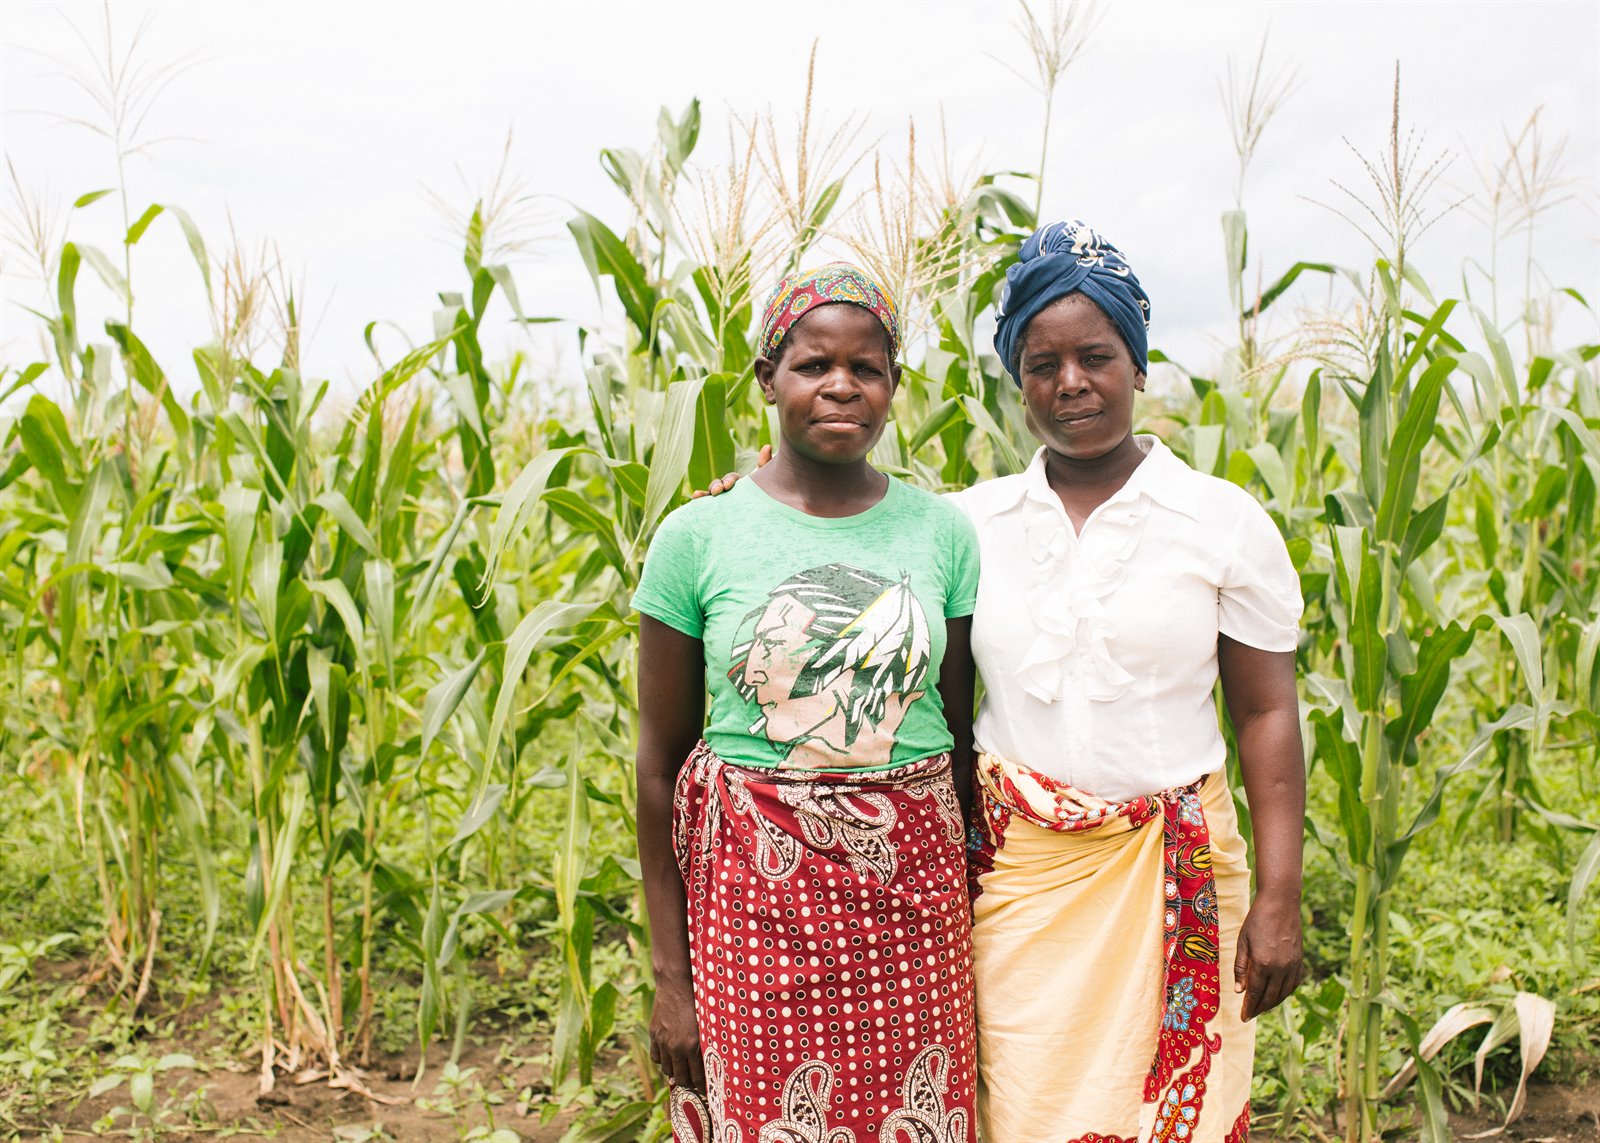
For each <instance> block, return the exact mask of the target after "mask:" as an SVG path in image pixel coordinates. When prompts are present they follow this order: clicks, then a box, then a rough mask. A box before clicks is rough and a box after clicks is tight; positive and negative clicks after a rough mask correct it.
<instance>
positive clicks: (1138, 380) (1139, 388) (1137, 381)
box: [1133, 373, 1144, 393]
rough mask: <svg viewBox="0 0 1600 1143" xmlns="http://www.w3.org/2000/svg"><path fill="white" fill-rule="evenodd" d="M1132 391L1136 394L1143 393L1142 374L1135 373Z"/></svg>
mask: <svg viewBox="0 0 1600 1143" xmlns="http://www.w3.org/2000/svg"><path fill="white" fill-rule="evenodd" d="M1133 390H1134V392H1136V393H1143V392H1144V374H1143V373H1136V374H1134V377H1133Z"/></svg>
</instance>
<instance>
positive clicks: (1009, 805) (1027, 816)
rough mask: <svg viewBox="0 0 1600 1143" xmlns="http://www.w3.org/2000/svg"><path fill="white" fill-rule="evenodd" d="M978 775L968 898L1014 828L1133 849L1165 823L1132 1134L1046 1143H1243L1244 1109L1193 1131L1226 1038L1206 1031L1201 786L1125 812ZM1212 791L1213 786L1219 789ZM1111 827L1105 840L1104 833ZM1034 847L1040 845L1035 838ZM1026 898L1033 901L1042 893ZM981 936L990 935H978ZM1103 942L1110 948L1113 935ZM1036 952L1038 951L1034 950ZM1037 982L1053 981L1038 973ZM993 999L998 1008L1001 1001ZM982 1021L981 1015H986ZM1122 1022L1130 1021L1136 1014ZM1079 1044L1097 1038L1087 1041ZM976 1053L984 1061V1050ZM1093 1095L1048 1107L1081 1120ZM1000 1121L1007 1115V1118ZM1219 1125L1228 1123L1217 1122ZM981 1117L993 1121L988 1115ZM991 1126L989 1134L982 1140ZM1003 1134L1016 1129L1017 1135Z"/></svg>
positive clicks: (1003, 765) (1002, 766)
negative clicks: (1123, 841)
mask: <svg viewBox="0 0 1600 1143" xmlns="http://www.w3.org/2000/svg"><path fill="white" fill-rule="evenodd" d="M977 770H978V775H977V776H978V781H977V811H978V815H979V816H980V819H981V820H980V823H979V824H978V826H977V828H975V829H974V831H973V835H972V838H971V840H970V846H971V852H970V854H969V862H970V866H969V875H970V879H971V891H972V893H973V896H974V898H975V899H976V898H977V897H978V896H979V894H981V893H982V892H983V891H984V889H985V886H986V885H988V884H991V882H990V880H989V879H990V878H991V877H992V876H994V874H993V873H992V871H993V870H994V869H995V868H996V860H997V858H998V856H999V854H1000V851H1001V849H1002V848H1003V847H1004V846H1005V844H1006V840H1007V834H1008V831H1013V832H1014V830H1015V829H1016V828H1017V827H1016V826H1015V825H1014V822H1017V821H1020V822H1023V823H1026V825H1024V826H1023V827H1022V828H1024V829H1029V828H1036V829H1037V830H1045V831H1049V832H1050V833H1051V834H1057V835H1062V834H1072V835H1083V834H1088V833H1091V832H1094V831H1104V832H1106V833H1110V832H1120V833H1123V834H1124V835H1125V836H1126V837H1128V839H1129V842H1131V841H1132V839H1133V837H1134V834H1135V833H1136V831H1139V830H1140V829H1141V827H1143V826H1145V825H1147V824H1149V823H1152V822H1154V821H1156V819H1158V818H1159V819H1160V821H1161V829H1162V839H1161V846H1160V855H1159V856H1160V863H1161V865H1160V877H1161V885H1160V891H1161V902H1162V903H1161V909H1162V915H1161V946H1160V949H1159V956H1160V958H1161V963H1160V979H1161V1002H1160V1005H1159V1021H1160V1025H1159V1028H1156V1029H1152V1032H1153V1035H1152V1037H1151V1038H1152V1039H1153V1041H1154V1051H1153V1058H1151V1060H1150V1065H1149V1072H1148V1074H1147V1075H1146V1076H1145V1078H1144V1081H1143V1092H1142V1103H1143V1105H1144V1107H1143V1110H1142V1113H1141V1114H1140V1115H1139V1116H1138V1118H1139V1120H1140V1122H1139V1123H1138V1124H1134V1123H1131V1122H1129V1121H1127V1120H1120V1121H1119V1120H1118V1119H1116V1118H1114V1119H1113V1121H1112V1122H1105V1123H1103V1126H1101V1127H1100V1129H1099V1130H1098V1131H1090V1132H1088V1133H1084V1132H1082V1130H1081V1128H1079V1129H1077V1130H1073V1131H1068V1132H1066V1133H1063V1134H1059V1135H1054V1136H1052V1138H1054V1139H1058V1140H1062V1141H1063V1143H1066V1141H1067V1140H1069V1139H1070V1141H1071V1143H1132V1141H1133V1140H1134V1139H1139V1140H1141V1141H1143V1143H1157V1141H1163V1140H1176V1141H1181V1143H1192V1141H1193V1140H1195V1139H1196V1138H1199V1137H1204V1138H1213V1139H1218V1140H1220V1139H1222V1138H1223V1131H1224V1130H1226V1131H1227V1135H1226V1138H1227V1139H1228V1140H1229V1141H1230V1143H1232V1141H1234V1140H1241V1139H1243V1138H1245V1136H1246V1133H1247V1132H1248V1130H1249V1128H1248V1123H1249V1118H1248V1115H1249V1112H1248V1106H1247V1105H1246V1106H1245V1107H1244V1109H1243V1110H1242V1111H1241V1110H1240V1107H1239V1105H1238V1104H1235V1105H1234V1106H1233V1107H1230V1108H1227V1109H1226V1110H1225V1111H1222V1110H1217V1111H1212V1112H1211V1113H1210V1114H1207V1115H1206V1117H1205V1119H1206V1125H1205V1130H1203V1131H1202V1130H1201V1128H1202V1125H1201V1122H1200V1118H1201V1109H1202V1105H1203V1104H1204V1103H1205V1100H1206V1088H1207V1080H1208V1077H1209V1076H1210V1073H1211V1070H1212V1067H1213V1061H1214V1057H1216V1056H1217V1055H1218V1053H1219V1052H1220V1051H1221V1048H1222V1036H1221V1034H1220V1033H1219V1031H1218V1029H1217V1028H1215V1027H1213V1025H1214V1024H1216V1023H1217V1022H1218V1020H1217V1018H1218V1015H1219V1002H1220V1000H1221V995H1220V993H1221V974H1220V969H1219V959H1220V955H1219V954H1220V952H1221V945H1222V941H1221V932H1220V928H1219V910H1218V883H1217V878H1216V873H1215V871H1214V869H1213V838H1212V833H1211V829H1210V826H1209V824H1208V822H1207V817H1206V809H1205V807H1204V806H1203V805H1202V790H1203V788H1204V787H1205V782H1206V780H1204V779H1203V780H1202V781H1200V782H1196V783H1194V784H1193V785H1189V786H1184V787H1181V788H1177V789H1171V790H1163V791H1161V792H1160V793H1157V794H1151V795H1148V796H1144V797H1139V798H1134V799H1131V800H1129V801H1123V802H1108V801H1105V800H1103V799H1099V798H1095V797H1092V796H1090V795H1087V794H1084V793H1083V792H1081V791H1079V790H1076V789H1074V788H1073V787H1071V786H1069V785H1067V784H1065V783H1061V782H1057V781H1054V780H1052V779H1051V778H1049V777H1047V776H1046V775H1043V774H1040V773H1038V772H1037V771H1035V770H1032V769H1030V768H1028V767H1026V766H1023V765H1021V764H1019V763H1014V762H1011V761H1008V760H1005V759H999V758H996V757H994V756H992V755H984V756H981V757H980V759H979V762H978V767H977ZM1211 781H1212V782H1213V783H1215V782H1217V781H1218V779H1215V778H1213V779H1211ZM1205 792H1206V795H1207V797H1206V800H1207V801H1208V802H1210V803H1212V804H1216V802H1217V800H1218V794H1219V793H1220V795H1221V796H1222V798H1223V799H1225V798H1226V789H1225V788H1223V789H1221V790H1220V791H1218V790H1209V789H1208V790H1206V791H1205ZM1230 819H1231V810H1230ZM1107 827H1111V828H1110V829H1109V830H1108V828H1107ZM1033 836H1035V837H1042V836H1047V835H1039V834H1037V833H1035V834H1034V835H1033ZM1230 841H1231V835H1230ZM1038 844H1039V845H1041V846H1042V845H1043V844H1044V843H1043V842H1042V841H1041V842H1039V843H1038ZM1106 845H1107V846H1108V847H1109V848H1108V849H1106V850H1105V852H1106V853H1107V854H1111V853H1114V852H1116V851H1117V850H1118V849H1120V848H1121V847H1120V846H1119V844H1118V842H1117V841H1116V840H1115V839H1113V838H1110V837H1108V838H1107V842H1106ZM1151 856H1152V857H1153V856H1155V855H1154V854H1151ZM1142 868H1148V869H1149V873H1150V874H1151V875H1152V877H1153V876H1154V874H1155V868H1154V867H1153V866H1150V867H1142ZM1236 872H1237V871H1235V873H1234V875H1235V877H1236ZM1082 875H1084V874H1083V871H1082V870H1081V869H1075V870H1074V872H1072V873H1071V876H1074V877H1077V876H1082ZM1152 888H1154V885H1153V883H1152ZM1032 892H1034V893H1035V894H1037V893H1038V892H1039V890H1033V891H1032ZM1152 905H1154V901H1153V900H1152ZM1093 921H1099V922H1100V923H1102V924H1104V923H1107V922H1109V923H1110V924H1112V925H1116V924H1117V921H1116V919H1115V918H1113V917H1100V918H1083V922H1093ZM1052 923H1058V924H1066V923H1071V922H1070V920H1069V919H1068V918H1059V919H1057V920H1055V921H1053V922H1052ZM1235 923H1236V922H1235ZM980 930H981V931H986V930H983V927H982V924H980ZM1231 935H1232V934H1230V936H1231ZM1152 936H1153V934H1152ZM1018 939H1019V938H1018V936H1017V935H1016V934H1013V935H1012V937H1011V938H1010V940H1011V941H1013V942H1015V941H1016V940H1018ZM1107 939H1113V938H1111V935H1110V934H1109V933H1108V934H1107ZM985 947H987V946H985ZM1041 947H1045V946H1043V945H1042V944H1041ZM1045 955H1049V954H1045ZM1145 955H1150V956H1155V955H1158V954H1157V950H1156V949H1155V948H1154V945H1153V943H1152V946H1151V947H1150V951H1149V953H1148V954H1144V953H1141V952H1137V951H1135V952H1133V953H1132V954H1131V956H1132V958H1133V959H1131V960H1130V962H1129V968H1130V970H1131V969H1133V968H1134V967H1135V964H1134V960H1142V958H1143V956H1145ZM1021 963H1022V962H1020V961H1019V960H1018V959H1016V958H1015V956H1013V957H1012V958H1011V959H1009V960H1008V961H1007V967H1008V969H1010V970H1011V971H1016V970H1017V969H1018V966H1019V964H1021ZM1144 963H1149V962H1147V961H1146V962H1144ZM987 964H988V962H987V961H984V962H982V963H980V966H979V968H980V972H979V976H980V978H984V979H985V984H984V987H985V988H986V989H987V988H988V987H989V986H990V985H989V983H988V981H987V978H985V977H984V969H985V966H986V965H987ZM1041 971H1046V972H1049V971H1051V970H1050V969H1049V968H1048V966H1045V967H1042V968H1041ZM1054 971H1057V972H1059V971H1069V972H1070V971H1071V968H1070V967H1068V966H1066V965H1063V966H1061V967H1060V968H1057V969H1055V970H1054ZM1078 987H1079V989H1087V990H1092V989H1094V988H1095V982H1094V981H1080V982H1078ZM997 999H999V1000H1000V1001H1002V1002H1003V998H997ZM979 1002H980V1003H981V1004H983V1005H985V1006H987V1005H988V1004H990V1003H991V1002H992V1001H991V999H990V997H989V994H988V993H987V992H985V994H984V995H983V996H980V997H979ZM985 1011H988V1009H987V1007H986V1008H985ZM1150 1011H1151V1013H1152V1017H1154V1014H1155V1013H1156V1012H1157V1008H1156V1006H1154V1005H1152V1007H1151V1009H1150ZM1059 1015H1060V1016H1061V1018H1062V1019H1063V1020H1064V1022H1065V1023H1066V1024H1067V1025H1068V1026H1070V1025H1071V1024H1072V1023H1073V1020H1072V1018H1071V1015H1070V1013H1067V1012H1062V1013H1059ZM1128 1015H1129V1016H1130V1017H1131V1016H1132V1015H1133V1013H1131V1012H1130V1013H1128ZM1224 1023H1227V1024H1229V1025H1230V1026H1231V1025H1233V1024H1235V1023H1236V1021H1233V1020H1232V1018H1231V1013H1230V1014H1229V1019H1228V1020H1227V1021H1224ZM1146 1027H1149V1025H1146ZM1079 1034H1087V1035H1093V1034H1094V1033H1093V1032H1092V1031H1088V1030H1084V1031H1083V1032H1081V1033H1079ZM984 1050H985V1051H986V1052H987V1050H988V1049H987V1048H986V1049H984ZM983 1067H984V1075H985V1082H986V1083H992V1082H993V1081H992V1080H991V1079H990V1075H991V1073H990V1067H991V1061H990V1060H989V1059H988V1058H987V1057H986V1059H985V1062H984V1065H983ZM1246 1086H1247V1085H1246ZM1099 1094H1100V1093H1099V1092H1098V1091H1097V1092H1094V1093H1090V1092H1079V1093H1077V1096H1076V1097H1074V1096H1072V1095H1071V1094H1070V1093H1061V1092H1057V1093H1052V1096H1053V1098H1057V1099H1060V1098H1063V1097H1064V1098H1066V1099H1067V1101H1068V1102H1069V1103H1070V1104H1071V1105H1072V1106H1073V1109H1074V1111H1075V1112H1078V1113H1082V1112H1084V1111H1086V1110H1087V1109H1088V1108H1089V1107H1091V1106H1092V1105H1094V1104H1095V1103H1096V1102H1097V1099H1098V1097H1099ZM1112 1102H1113V1103H1114V1104H1115V1106H1118V1107H1125V1106H1126V1104H1125V1103H1123V1102H1122V1101H1120V1100H1113V1101H1112ZM1210 1110H1211V1109H1208V1111H1210ZM1005 1113H1006V1114H1009V1109H1008V1110H1007V1111H1006V1112H1005ZM1224 1114H1225V1115H1227V1116H1229V1119H1227V1120H1223V1119H1222V1116H1223V1115H1224ZM1234 1116H1237V1119H1234V1118H1233V1117H1234ZM989 1117H990V1119H993V1118H995V1115H994V1113H993V1111H992V1110H991V1112H990V1113H989ZM1218 1120H1221V1121H1222V1123H1230V1122H1231V1126H1230V1127H1227V1128H1223V1127H1221V1126H1220V1125H1219V1124H1218V1123H1217V1121H1218ZM994 1126H995V1125H994V1124H993V1123H990V1124H989V1128H988V1129H992V1128H993V1127H994ZM1011 1130H1013V1131H1016V1130H1019V1129H1018V1128H1015V1127H1013V1128H1011ZM1042 1137H1043V1136H1042V1135H1041V1138H1042ZM1030 1138H1031V1136H1030Z"/></svg>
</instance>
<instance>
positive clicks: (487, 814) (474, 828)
mask: <svg viewBox="0 0 1600 1143" xmlns="http://www.w3.org/2000/svg"><path fill="white" fill-rule="evenodd" d="M507 789H508V787H507V786H506V785H505V784H504V783H501V782H495V783H492V784H490V785H488V786H485V787H484V788H483V792H482V793H481V794H480V795H479V796H478V797H476V798H474V799H473V800H472V802H471V804H470V805H468V806H467V810H466V812H465V813H464V814H462V815H461V821H460V822H459V823H457V825H456V832H455V833H454V834H453V835H452V836H451V838H450V840H449V841H448V842H446V843H445V848H446V849H450V848H451V847H453V846H457V845H460V844H461V843H462V842H464V841H466V840H467V839H468V838H469V837H471V836H472V835H473V834H475V833H477V832H478V831H479V830H481V829H482V828H483V827H484V826H486V825H488V824H489V819H490V818H492V817H494V815H495V811H496V810H498V809H499V808H500V803H501V802H502V801H504V800H505V796H506V790H507ZM445 959H447V960H448V959H449V958H448V957H445Z"/></svg>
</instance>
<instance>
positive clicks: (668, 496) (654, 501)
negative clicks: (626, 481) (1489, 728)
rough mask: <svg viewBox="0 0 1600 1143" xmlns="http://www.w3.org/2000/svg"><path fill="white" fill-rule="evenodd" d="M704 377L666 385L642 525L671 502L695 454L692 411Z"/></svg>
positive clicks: (651, 524)
mask: <svg viewBox="0 0 1600 1143" xmlns="http://www.w3.org/2000/svg"><path fill="white" fill-rule="evenodd" d="M703 385H704V380H703V379H702V378H699V377H694V378H689V379H687V380H683V381H674V382H673V383H672V384H671V385H670V386H668V388H667V399H666V404H665V406H664V407H663V409H662V413H661V423H660V427H659V428H658V429H657V430H656V443H655V452H654V453H653V454H652V456H651V459H650V478H649V480H648V482H647V483H646V485H645V497H644V528H645V530H646V532H648V531H649V530H650V529H652V528H654V527H655V524H656V521H657V520H659V519H660V518H661V514H662V513H663V512H665V511H666V509H667V505H668V504H670V503H672V499H673V497H675V496H676V495H677V494H678V489H679V487H680V486H681V485H682V484H683V478H684V474H685V473H687V472H688V471H689V460H690V458H691V457H692V456H693V455H694V431H695V419H696V418H695V410H696V409H697V408H698V407H699V403H700V390H701V387H702V386H703Z"/></svg>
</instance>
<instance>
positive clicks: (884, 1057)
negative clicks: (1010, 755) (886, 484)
mask: <svg viewBox="0 0 1600 1143" xmlns="http://www.w3.org/2000/svg"><path fill="white" fill-rule="evenodd" d="M673 810H674V815H673V818H674V820H673V846H674V850H675V852H676V854H677V857H678V862H679V869H680V872H681V873H682V874H683V879H684V887H685V890H686V894H687V898H688V905H689V952H690V966H691V969H692V971H693V975H694V992H695V1015H696V1019H697V1022H698V1024H699V1029H700V1041H701V1047H702V1051H703V1053H704V1060H705V1074H706V1090H705V1091H704V1092H692V1091H688V1090H685V1089H682V1088H678V1089H675V1090H674V1092H673V1096H672V1102H671V1121H672V1130H673V1138H674V1140H675V1141H676V1143H974V1140H975V1138H976V1136H975V1130H976V1128H975V1111H974V1102H973V1101H974V1097H975V1087H976V1078H977V1076H976V1063H975V1046H974V1030H973V998H972V952H971V936H970V934H971V930H970V920H969V912H968V906H967V896H966V893H965V891H964V886H963V881H962V878H963V854H962V848H961V838H962V830H961V819H960V809H959V805H958V803H957V801H956V797H955V790H954V788H953V787H952V785H951V783H950V763H949V758H948V756H944V755H941V756H939V757H936V758H929V759H924V760H923V761H920V762H913V763H910V764H908V765H906V766H901V767H898V768H896V769H894V770H890V771H886V772H873V773H867V774H861V773H851V774H845V773H841V772H838V771H796V770H784V771H758V770H752V769H746V768H742V767H738V766H733V765H730V764H728V763H726V762H724V761H723V760H722V759H720V758H718V757H717V756H716V755H715V754H714V753H712V752H711V750H710V748H709V747H708V746H706V745H705V743H701V744H700V745H699V746H698V747H696V749H695V751H694V753H693V754H692V755H691V756H690V758H689V760H688V762H687V763H686V764H685V765H684V767H683V770H682V771H681V772H680V774H679V777H678V787H677V791H676V795H675V798H674V806H673Z"/></svg>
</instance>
